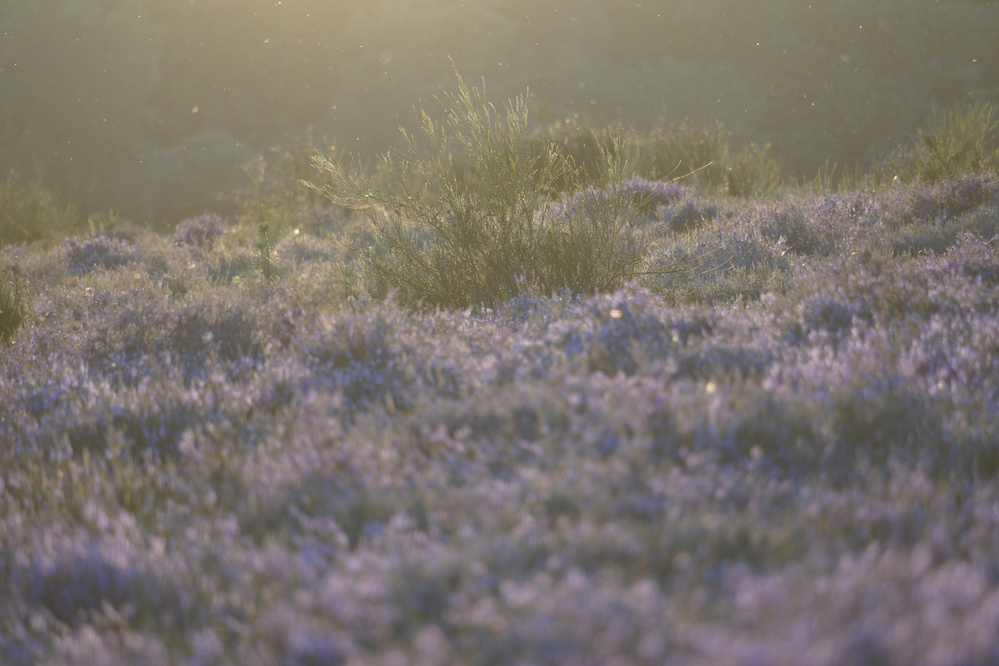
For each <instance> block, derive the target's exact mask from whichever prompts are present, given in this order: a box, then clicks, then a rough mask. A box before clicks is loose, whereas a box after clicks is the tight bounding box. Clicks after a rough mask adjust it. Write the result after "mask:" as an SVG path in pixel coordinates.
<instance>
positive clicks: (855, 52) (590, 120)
mask: <svg viewBox="0 0 999 666" xmlns="http://www.w3.org/2000/svg"><path fill="white" fill-rule="evenodd" d="M997 25H999V5H996V4H995V3H993V2H983V1H981V0H979V1H971V0H906V1H902V0H875V1H871V0H864V1H861V0H839V1H838V2H815V3H805V2H800V1H798V0H643V1H642V2H634V1H624V0H577V1H574V2H564V1H556V0H529V1H528V0H465V1H464V2H453V1H452V0H5V2H3V3H2V4H0V174H2V175H4V176H7V174H10V173H11V172H12V170H16V171H15V173H18V174H21V175H22V176H25V178H23V179H22V180H15V179H13V177H8V178H7V180H6V181H5V182H6V185H5V187H6V189H7V191H8V192H12V191H14V190H16V189H17V188H22V189H23V188H28V189H26V190H24V191H26V192H34V193H36V196H35V199H33V200H34V201H35V203H37V204H38V205H39V206H41V208H44V209H45V211H46V215H48V216H49V217H51V218H52V219H53V220H54V221H53V222H52V224H54V225H56V224H57V225H65V224H66V221H65V218H66V217H67V216H68V215H70V214H76V215H78V216H80V217H81V218H86V217H89V216H94V215H98V214H103V215H107V214H108V213H107V211H111V210H114V211H115V214H116V215H117V214H120V215H122V216H124V217H127V218H130V219H132V220H134V221H136V222H137V223H140V224H150V225H152V226H154V227H157V228H161V229H168V228H170V227H172V226H173V225H174V224H176V223H177V222H178V221H179V220H181V219H182V218H183V217H185V216H189V215H196V214H199V213H201V212H204V211H206V210H212V211H218V212H221V213H226V212H228V210H227V209H234V208H235V207H237V205H238V204H237V201H238V199H239V197H241V196H242V197H244V198H245V197H248V196H249V197H254V198H256V199H260V198H262V197H263V198H266V196H275V195H274V194H273V193H271V194H268V193H267V192H266V191H265V189H266V181H267V180H268V178H274V177H279V178H281V179H284V182H295V181H296V180H297V179H299V178H302V177H303V175H305V174H302V173H300V170H302V169H308V157H309V153H311V152H312V149H313V148H315V149H319V150H321V151H324V152H327V153H329V152H335V153H338V154H346V153H352V154H355V155H360V156H361V157H362V158H364V157H365V156H367V157H371V158H373V157H374V156H375V155H376V154H378V153H380V152H382V151H384V150H385V149H387V148H390V147H392V146H394V145H398V142H399V140H400V138H401V136H400V133H399V132H398V126H399V124H400V122H403V121H404V120H405V119H407V118H410V117H412V113H411V112H412V108H413V106H414V104H416V103H417V101H418V100H420V99H424V100H426V99H429V98H431V97H432V96H433V95H435V94H436V93H438V92H439V91H440V90H441V89H442V88H444V89H449V88H450V87H452V86H453V82H454V73H455V69H457V70H458V71H459V72H460V73H461V74H462V76H464V78H465V80H466V81H469V82H470V83H473V84H476V83H478V82H479V81H480V80H482V79H484V80H485V82H486V86H487V87H486V91H487V95H488V96H489V98H490V99H493V100H494V101H496V102H497V104H499V103H500V102H502V101H504V100H507V99H510V98H512V97H515V96H517V95H520V94H523V93H524V91H525V90H529V91H530V92H529V96H528V103H529V105H530V107H531V118H532V121H533V122H534V123H535V124H536V128H535V129H536V130H537V131H538V132H545V131H552V132H555V133H556V134H558V133H560V132H561V133H563V134H565V133H570V134H571V133H572V132H574V131H575V130H576V128H602V127H620V128H626V129H627V131H628V132H632V133H635V134H637V135H641V136H645V137H647V138H648V141H651V142H655V141H657V140H661V139H662V137H663V136H669V133H670V132H674V131H676V129H675V128H676V127H678V126H680V125H681V124H682V125H683V126H684V127H687V128H704V132H705V135H704V136H705V137H706V138H705V140H706V141H711V140H715V139H716V138H717V136H718V135H719V133H720V132H723V133H724V136H725V139H726V141H728V142H730V143H731V146H732V148H731V155H732V156H733V160H734V161H733V164H734V165H735V166H736V167H738V164H739V160H740V159H742V160H743V162H745V161H747V160H748V161H749V162H750V163H754V162H755V161H757V160H758V158H759V157H760V156H762V155H764V154H766V155H768V156H775V158H779V163H780V169H781V170H782V172H781V175H782V177H785V178H790V177H795V178H798V179H806V178H814V177H815V176H816V173H818V172H819V171H820V170H822V169H824V170H825V171H824V172H823V173H825V174H826V176H829V174H830V173H834V172H835V170H832V171H830V165H840V168H841V170H848V169H857V168H860V169H862V170H867V169H869V168H870V167H871V165H874V164H876V163H877V161H878V160H879V159H881V158H882V157H883V156H884V155H887V154H889V153H890V152H891V150H892V149H893V148H894V147H896V146H898V145H902V144H907V143H913V142H917V141H918V140H919V136H918V135H917V129H918V128H920V127H922V126H924V125H926V123H927V122H929V120H930V119H932V118H934V117H935V114H936V116H939V114H940V113H941V111H942V110H944V109H947V108H950V107H952V106H954V105H955V104H963V103H974V102H989V103H992V104H996V103H997V102H999V40H997V39H996V38H995V26H997ZM452 60H453V64H452V62H451V61H452ZM717 123H721V124H722V125H721V126H719V125H717ZM718 127H723V128H724V130H719V129H717V128H718ZM695 134H696V132H695ZM687 135H688V137H689V135H690V132H689V131H688V132H687ZM657 137H658V138H657ZM726 150H728V148H727V147H726ZM664 152H665V151H660V153H664ZM740 156H742V157H740ZM747 156H748V157H747ZM898 159H901V158H898ZM696 166H699V165H694V164H691V165H689V167H691V168H693V167H696ZM668 167H669V165H667V164H665V162H664V163H663V164H659V165H651V166H649V169H654V170H659V171H663V172H668V170H669V169H668ZM686 170H689V169H681V171H686ZM663 175H665V173H664V174H663ZM702 178H706V179H715V180H718V179H722V177H721V176H720V175H719V174H712V173H709V172H705V173H704V174H702ZM727 187H728V189H729V190H736V191H737V192H738V193H742V192H741V190H742V189H744V188H742V187H741V186H740V185H739V184H738V182H736V183H735V184H733V181H732V178H731V177H729V179H728V182H727ZM43 188H44V189H45V190H46V191H50V192H52V193H53V194H54V199H53V200H52V201H49V200H42V199H44V197H43V196H42V195H41V194H37V193H38V192H41V190H42V189H43ZM39 197H41V198H39ZM73 211H75V213H73ZM30 233H31V230H28V229H25V230H23V234H24V235H25V236H26V237H27V236H29V235H30ZM5 242H18V240H17V239H14V238H11V239H5Z"/></svg>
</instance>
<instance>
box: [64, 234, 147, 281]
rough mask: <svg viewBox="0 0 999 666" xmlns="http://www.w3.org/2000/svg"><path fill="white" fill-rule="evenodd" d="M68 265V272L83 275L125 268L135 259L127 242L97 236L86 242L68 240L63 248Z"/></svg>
mask: <svg viewBox="0 0 999 666" xmlns="http://www.w3.org/2000/svg"><path fill="white" fill-rule="evenodd" d="M62 250H63V255H64V256H65V261H66V264H67V269H66V272H67V273H69V274H70V275H81V274H83V273H88V272H90V271H92V270H94V269H96V268H115V267H117V266H124V265H125V264H128V263H130V262H131V261H132V259H133V256H132V255H133V252H132V248H131V247H130V246H129V245H128V244H127V243H125V242H123V241H121V240H118V239H116V238H109V237H107V236H96V237H94V238H89V239H87V240H85V241H76V240H73V239H72V238H67V239H66V241H65V242H64V244H63V247H62Z"/></svg>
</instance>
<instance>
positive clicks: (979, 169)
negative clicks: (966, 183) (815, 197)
mask: <svg viewBox="0 0 999 666" xmlns="http://www.w3.org/2000/svg"><path fill="white" fill-rule="evenodd" d="M997 169H999V114H997V113H996V108H995V107H994V106H993V105H991V104H988V103H985V102H977V103H974V104H970V105H966V106H955V107H951V108H949V109H947V110H946V111H944V112H942V113H937V114H935V115H934V116H933V118H932V120H931V121H930V125H929V127H927V128H925V129H920V130H918V131H917V133H916V141H915V143H913V144H911V145H908V146H903V147H901V148H899V149H897V150H895V151H894V152H893V153H892V154H891V155H889V156H888V157H887V158H886V159H885V160H884V161H883V162H882V163H881V164H878V165H876V166H875V167H874V168H873V169H872V171H871V175H870V179H871V180H873V182H874V183H875V184H876V185H881V184H885V183H890V182H892V181H893V180H901V181H903V182H910V181H913V180H922V181H926V182H930V183H935V182H938V181H942V180H947V179H953V178H958V177H960V176H967V175H970V174H980V173H985V172H989V171H996V170H997Z"/></svg>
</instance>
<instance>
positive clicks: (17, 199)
mask: <svg viewBox="0 0 999 666" xmlns="http://www.w3.org/2000/svg"><path fill="white" fill-rule="evenodd" d="M76 222H77V215H76V212H75V211H74V210H73V208H72V207H67V208H64V209H62V210H60V209H59V207H58V206H57V205H56V203H55V200H54V198H53V196H52V193H51V192H50V191H49V190H48V189H46V188H45V186H44V185H43V184H42V181H41V178H39V177H36V178H34V179H32V180H30V181H26V180H25V179H24V178H22V176H21V175H20V174H19V173H18V172H17V171H15V170H13V169H12V170H11V171H9V172H8V173H7V178H6V179H5V180H3V181H0V245H16V244H20V243H32V242H35V241H40V240H46V239H50V238H51V237H52V236H54V235H56V234H58V233H61V232H69V231H70V229H71V228H72V227H73V226H74V225H75V224H76Z"/></svg>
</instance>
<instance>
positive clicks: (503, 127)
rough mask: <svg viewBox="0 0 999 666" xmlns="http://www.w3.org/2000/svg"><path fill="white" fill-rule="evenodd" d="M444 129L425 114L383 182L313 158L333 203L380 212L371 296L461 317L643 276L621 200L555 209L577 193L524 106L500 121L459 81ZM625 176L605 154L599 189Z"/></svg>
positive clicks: (368, 257)
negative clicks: (528, 296)
mask: <svg viewBox="0 0 999 666" xmlns="http://www.w3.org/2000/svg"><path fill="white" fill-rule="evenodd" d="M438 101H440V102H441V103H442V104H443V106H444V113H443V119H442V120H440V121H437V120H434V119H433V118H432V117H431V116H430V115H429V114H428V113H427V112H426V111H425V110H423V109H422V108H421V110H420V120H421V124H420V127H419V129H418V130H417V131H416V132H415V133H406V132H405V130H404V135H405V146H404V148H403V150H402V155H401V157H400V158H396V157H395V155H393V154H392V153H385V154H383V155H382V156H381V157H380V158H379V161H378V165H377V166H378V168H377V171H376V176H375V177H373V178H372V177H369V176H367V175H366V174H365V172H364V171H363V169H361V168H360V166H359V165H358V164H356V163H355V164H353V165H352V167H345V166H344V165H343V164H342V163H340V162H339V161H336V160H334V159H330V158H326V157H323V156H321V155H317V156H316V157H315V158H314V164H315V167H316V169H317V170H318V171H319V172H320V174H321V175H322V176H323V177H324V183H323V184H321V185H315V184H309V183H307V184H309V185H310V187H312V188H313V189H315V190H316V191H319V192H321V193H322V194H323V195H325V196H326V197H327V198H329V199H330V200H331V201H332V202H333V203H335V204H337V205H341V206H347V207H354V208H365V209H368V210H370V211H372V212H373V214H372V216H371V219H372V220H373V222H374V226H375V243H374V246H373V247H372V248H370V251H369V252H368V253H367V254H365V255H364V257H363V259H364V267H365V270H366V272H367V276H368V280H369V283H370V285H371V287H372V291H373V292H375V293H376V294H379V293H385V292H387V291H389V290H395V291H397V292H398V294H399V297H400V298H401V299H403V300H406V301H411V302H412V301H421V302H423V303H424V304H426V305H429V306H442V307H448V308H465V307H469V306H473V305H492V304H495V303H497V302H500V301H503V300H505V299H508V298H511V297H513V296H516V295H518V294H523V293H541V294H551V293H554V292H557V291H562V290H567V291H569V292H570V293H588V294H589V293H595V292H599V291H607V290H611V289H614V288H615V287H616V286H618V285H620V284H621V283H622V282H623V281H624V280H625V279H626V278H628V277H630V276H633V275H635V274H636V272H637V271H638V269H639V266H640V263H641V261H642V257H643V251H644V246H643V243H642V242H641V241H640V240H637V236H636V235H635V234H634V233H633V229H632V222H633V218H634V215H633V212H632V209H631V204H630V202H628V201H626V200H625V198H624V197H616V196H614V195H612V194H608V193H606V192H600V191H596V190H594V191H592V192H589V193H588V194H587V195H586V196H582V197H580V198H579V200H578V204H577V205H578V208H576V209H573V210H572V211H566V210H564V209H559V208H558V207H557V206H551V205H549V204H550V202H549V196H550V193H551V192H553V191H554V190H556V189H557V188H558V185H559V184H564V183H575V182H578V178H577V174H576V173H575V172H574V169H573V165H572V162H571V161H570V160H569V159H567V158H566V157H565V156H564V155H563V154H561V153H559V152H558V151H557V150H556V149H555V147H554V146H553V145H552V144H539V143H538V142H536V141H531V140H530V136H529V132H528V110H527V105H526V101H525V99H524V98H523V97H518V98H515V99H514V100H512V101H510V102H508V103H507V104H506V106H505V108H504V110H503V112H502V113H500V112H498V111H497V109H496V108H495V107H494V106H492V105H491V104H489V103H487V102H486V101H485V99H484V93H483V91H482V90H478V89H475V88H472V89H469V88H468V87H466V86H465V84H464V82H463V81H462V80H461V77H460V76H459V77H458V92H457V93H446V94H445V95H444V96H443V97H442V98H438ZM625 169H626V165H625V164H624V163H623V162H622V161H621V160H620V159H619V158H618V157H617V155H616V154H612V153H611V152H610V151H602V152H601V158H600V173H601V174H602V177H601V180H602V181H603V183H605V184H609V183H611V182H615V181H616V180H617V179H619V178H621V177H622V176H623V174H624V173H625Z"/></svg>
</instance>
